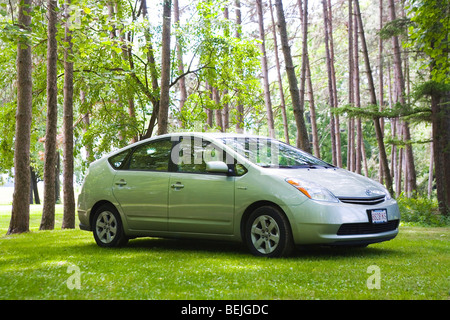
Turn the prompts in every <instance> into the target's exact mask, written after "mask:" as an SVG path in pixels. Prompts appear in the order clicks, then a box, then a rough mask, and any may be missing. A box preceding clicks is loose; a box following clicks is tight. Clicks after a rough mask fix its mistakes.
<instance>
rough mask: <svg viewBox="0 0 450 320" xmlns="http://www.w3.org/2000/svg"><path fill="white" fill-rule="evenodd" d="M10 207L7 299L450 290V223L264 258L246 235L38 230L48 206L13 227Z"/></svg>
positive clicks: (366, 295)
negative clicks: (109, 242) (25, 225)
mask: <svg viewBox="0 0 450 320" xmlns="http://www.w3.org/2000/svg"><path fill="white" fill-rule="evenodd" d="M9 210H10V209H9V207H8V206H0V300H5V299H20V300H21V299H187V300H190V299H246V300H247V299H250V300H253V299H258V300H259V299H282V300H285V299H358V300H359V299H394V300H396V299H403V300H406V299H407V300H410V299H411V300H412V299H434V300H447V299H449V298H450V296H449V290H450V250H449V244H450V228H448V227H446V228H424V227H405V226H401V227H400V234H399V236H398V237H397V238H396V239H394V240H392V241H388V242H384V243H380V244H374V245H371V246H369V247H368V248H364V249H361V248H358V249H344V248H310V249H303V250H299V251H297V252H296V253H295V254H294V255H293V256H292V257H290V258H285V259H262V258H257V257H253V256H251V255H250V254H249V253H248V252H247V250H246V249H245V248H244V247H243V246H241V245H238V244H227V243H216V242H201V241H178V240H164V239H153V238H143V239H135V240H131V241H130V242H129V244H128V246H126V247H124V248H119V249H101V248H99V247H97V245H96V244H95V242H94V239H93V237H92V234H91V233H89V232H85V231H80V230H79V229H75V230H60V229H59V230H54V231H38V230H37V229H38V226H39V221H40V215H41V207H40V206H33V207H32V213H31V232H29V233H27V234H20V235H12V236H6V235H5V234H6V231H7V228H8V224H9V219H10V211H9ZM61 211H62V209H61V206H58V208H57V217H56V220H57V226H60V225H61V220H62V219H61V218H62V217H61ZM377 285H378V287H379V289H377Z"/></svg>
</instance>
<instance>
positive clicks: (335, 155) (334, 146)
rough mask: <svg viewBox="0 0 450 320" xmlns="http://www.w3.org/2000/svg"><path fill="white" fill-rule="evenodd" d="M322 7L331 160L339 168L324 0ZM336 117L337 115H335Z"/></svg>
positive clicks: (326, 12) (327, 22)
mask: <svg viewBox="0 0 450 320" xmlns="http://www.w3.org/2000/svg"><path fill="white" fill-rule="evenodd" d="M322 7H323V22H324V28H323V30H324V38H325V59H326V62H327V74H328V77H327V78H328V99H329V104H330V137H331V158H332V162H333V165H335V166H336V165H337V166H339V167H340V166H341V165H342V164H339V161H338V159H339V158H340V152H338V150H337V145H338V143H337V131H338V130H336V122H335V115H334V113H333V109H334V106H335V102H334V97H335V96H334V89H333V77H332V67H331V63H332V61H331V59H332V57H331V54H330V46H329V28H328V24H329V18H328V8H327V4H326V2H325V0H322ZM336 116H337V115H336Z"/></svg>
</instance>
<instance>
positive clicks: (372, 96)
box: [354, 0, 394, 193]
mask: <svg viewBox="0 0 450 320" xmlns="http://www.w3.org/2000/svg"><path fill="white" fill-rule="evenodd" d="M354 1H355V12H356V13H355V14H356V17H357V19H358V27H359V29H360V38H361V49H362V53H363V57H364V65H365V68H366V74H367V82H368V85H369V93H370V104H371V105H373V106H376V105H377V96H376V92H375V85H374V81H373V76H372V69H371V67H370V60H369V52H368V49H367V44H366V40H365V35H364V27H363V23H362V18H361V10H360V8H359V0H354ZM373 122H374V126H375V133H376V137H377V143H378V150H379V153H380V163H381V165H382V166H383V172H384V179H385V184H386V187H387V189H388V190H389V192H390V193H394V190H393V185H392V177H391V173H390V170H389V163H388V160H387V154H386V148H385V145H384V140H383V131H382V129H381V124H380V117H379V116H375V117H374V119H373Z"/></svg>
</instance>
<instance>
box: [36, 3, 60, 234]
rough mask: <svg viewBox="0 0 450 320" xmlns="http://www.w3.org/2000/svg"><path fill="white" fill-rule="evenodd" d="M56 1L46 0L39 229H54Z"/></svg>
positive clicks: (56, 95) (56, 93) (56, 111)
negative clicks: (42, 162)
mask: <svg viewBox="0 0 450 320" xmlns="http://www.w3.org/2000/svg"><path fill="white" fill-rule="evenodd" d="M56 10H57V1H56V0H47V16H48V25H47V126H46V131H45V159H44V207H43V211H42V220H41V225H40V230H51V229H53V228H54V226H55V202H56V185H55V179H56V161H57V154H56V152H58V151H57V146H56V130H57V121H58V104H57V97H58V87H57V65H56V64H57V60H58V52H57V42H56V23H57V19H58V17H57V12H56Z"/></svg>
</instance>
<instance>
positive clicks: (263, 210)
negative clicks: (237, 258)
mask: <svg viewBox="0 0 450 320" xmlns="http://www.w3.org/2000/svg"><path fill="white" fill-rule="evenodd" d="M245 235H246V243H247V246H248V248H249V250H250V252H251V253H252V254H254V255H256V256H263V257H283V256H287V255H289V254H290V253H291V251H292V249H293V241H292V232H291V228H290V225H289V223H288V221H287V218H286V217H285V215H284V214H283V213H281V212H280V211H279V210H277V209H275V208H273V207H269V206H264V207H260V208H258V209H256V210H255V211H254V212H253V213H252V214H251V215H250V217H249V219H248V220H247V224H246V233H245Z"/></svg>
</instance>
